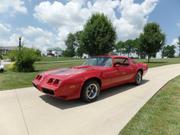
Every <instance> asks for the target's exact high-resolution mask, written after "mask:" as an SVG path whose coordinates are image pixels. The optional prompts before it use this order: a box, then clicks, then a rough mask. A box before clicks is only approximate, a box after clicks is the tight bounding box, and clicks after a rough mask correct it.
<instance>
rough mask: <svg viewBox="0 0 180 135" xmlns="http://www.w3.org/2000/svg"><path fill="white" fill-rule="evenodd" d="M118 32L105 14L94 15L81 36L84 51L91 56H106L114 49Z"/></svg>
mask: <svg viewBox="0 0 180 135" xmlns="http://www.w3.org/2000/svg"><path fill="white" fill-rule="evenodd" d="M115 40H116V32H115V29H114V27H113V25H112V23H111V21H110V20H109V19H108V18H107V17H106V16H105V15H104V14H99V13H97V14H94V15H92V16H91V18H90V19H89V20H88V21H87V23H86V24H85V26H84V31H83V33H82V34H81V42H82V49H83V50H84V51H85V53H87V54H89V55H90V56H94V55H100V54H106V53H109V52H111V51H112V50H113V49H114V45H115Z"/></svg>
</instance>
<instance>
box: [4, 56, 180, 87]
mask: <svg viewBox="0 0 180 135" xmlns="http://www.w3.org/2000/svg"><path fill="white" fill-rule="evenodd" d="M70 60H72V61H70ZM73 60H74V61H73ZM138 61H139V62H146V61H147V60H138ZM82 62H83V60H82V59H78V60H77V59H72V58H64V57H60V58H55V57H42V59H41V61H39V62H37V63H35V69H36V72H32V73H18V72H12V71H9V70H6V71H5V72H4V73H0V90H7V89H15V88H23V87H30V86H32V84H31V81H32V80H33V78H34V77H35V76H36V75H37V74H38V73H39V72H43V71H46V70H50V69H55V68H61V67H72V66H77V65H80V64H82ZM175 63H180V58H172V59H152V60H151V62H150V63H147V64H148V65H149V67H156V66H162V65H168V64H175Z"/></svg>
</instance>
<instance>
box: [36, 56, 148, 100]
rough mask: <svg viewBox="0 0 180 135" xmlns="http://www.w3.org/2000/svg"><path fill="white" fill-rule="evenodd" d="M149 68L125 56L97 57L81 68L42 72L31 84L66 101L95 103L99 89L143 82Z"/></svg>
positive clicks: (90, 59) (88, 60)
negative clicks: (77, 100)
mask: <svg viewBox="0 0 180 135" xmlns="http://www.w3.org/2000/svg"><path fill="white" fill-rule="evenodd" d="M147 70H148V66H147V65H146V64H144V63H137V62H136V61H134V60H133V59H131V58H128V57H125V56H112V55H105V56H97V57H92V58H89V59H87V60H86V61H85V62H84V63H83V65H81V66H75V67H72V68H60V69H56V70H51V71H47V72H44V73H41V74H39V75H37V76H36V77H35V79H34V80H33V81H32V83H33V85H34V86H35V87H36V88H37V89H38V90H40V91H42V92H43V93H46V94H48V95H52V96H54V97H59V98H61V99H65V100H71V99H78V98H80V99H82V101H85V102H92V101H95V100H96V99H97V98H98V96H99V94H100V92H101V91H102V90H107V89H108V88H110V87H114V86H117V85H121V84H125V83H134V84H136V85H139V84H141V83H142V76H143V75H144V74H145V73H146V72H147Z"/></svg>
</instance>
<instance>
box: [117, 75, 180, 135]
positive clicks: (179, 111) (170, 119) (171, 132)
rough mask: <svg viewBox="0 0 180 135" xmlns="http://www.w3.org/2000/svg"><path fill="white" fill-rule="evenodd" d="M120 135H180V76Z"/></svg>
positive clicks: (154, 97)
mask: <svg viewBox="0 0 180 135" xmlns="http://www.w3.org/2000/svg"><path fill="white" fill-rule="evenodd" d="M119 135H180V76H178V77H176V78H175V79H173V80H171V81H170V82H169V83H167V84H166V85H165V86H164V87H163V88H162V89H161V90H160V91H159V92H158V93H157V94H155V95H154V96H153V97H152V98H151V99H150V100H149V101H148V102H147V103H146V104H145V105H144V106H143V107H142V108H141V109H140V111H139V112H138V113H137V114H136V115H135V117H134V118H133V119H132V120H131V121H130V122H129V123H128V124H127V125H126V126H125V128H124V129H123V130H122V131H121V132H120V133H119Z"/></svg>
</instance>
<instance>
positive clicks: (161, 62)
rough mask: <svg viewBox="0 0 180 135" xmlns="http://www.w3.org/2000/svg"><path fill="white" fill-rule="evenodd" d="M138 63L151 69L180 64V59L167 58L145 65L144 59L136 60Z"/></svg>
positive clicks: (154, 60) (152, 60)
mask: <svg viewBox="0 0 180 135" xmlns="http://www.w3.org/2000/svg"><path fill="white" fill-rule="evenodd" d="M137 61H138V62H144V63H146V64H148V66H149V67H150V68H151V67H157V66H164V65H169V64H177V63H180V58H167V59H151V61H150V62H149V63H147V60H146V59H141V60H137Z"/></svg>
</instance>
